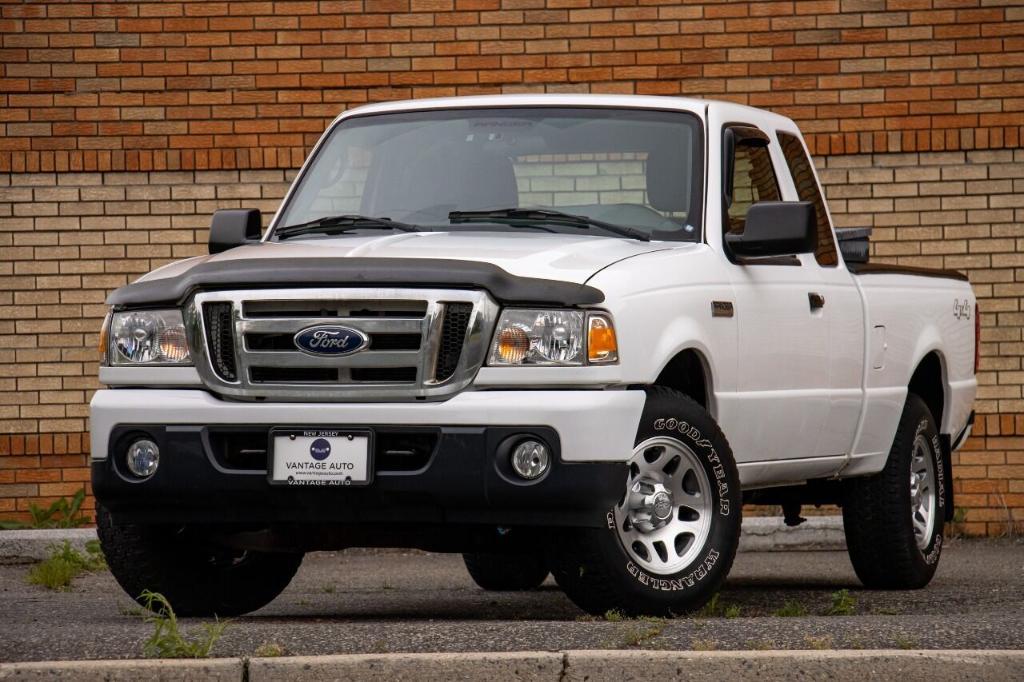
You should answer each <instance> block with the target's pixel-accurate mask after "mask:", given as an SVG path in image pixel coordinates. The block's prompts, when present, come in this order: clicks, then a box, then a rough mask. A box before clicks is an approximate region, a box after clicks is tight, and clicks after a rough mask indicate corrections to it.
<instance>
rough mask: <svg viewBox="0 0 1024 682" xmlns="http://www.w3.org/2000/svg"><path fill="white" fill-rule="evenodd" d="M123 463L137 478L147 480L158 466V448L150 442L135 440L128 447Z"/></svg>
mask: <svg viewBox="0 0 1024 682" xmlns="http://www.w3.org/2000/svg"><path fill="white" fill-rule="evenodd" d="M125 463H126V464H127V465H128V471H130V472H132V473H133V474H135V475H136V476H138V477H139V478H149V477H150V476H152V475H153V474H154V473H155V472H156V467H157V465H159V464H160V448H158V447H157V446H156V443H154V442H153V441H151V440H137V441H135V442H134V443H132V444H131V445H130V446H129V447H128V453H127V454H126V455H125Z"/></svg>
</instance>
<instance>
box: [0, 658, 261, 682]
mask: <svg viewBox="0 0 1024 682" xmlns="http://www.w3.org/2000/svg"><path fill="white" fill-rule="evenodd" d="M245 674H246V661H245V659H242V658H211V659H205V660H173V659H161V660H124V661H44V662H35V663H0V680H19V681H21V680H74V681H75V682H122V681H123V682H135V681H136V680H153V681H154V682H192V681H193V680H215V681H220V680H223V681H224V682H228V681H229V680H231V681H237V682H241V681H242V680H244V679H245Z"/></svg>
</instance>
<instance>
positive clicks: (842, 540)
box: [739, 516, 846, 552]
mask: <svg viewBox="0 0 1024 682" xmlns="http://www.w3.org/2000/svg"><path fill="white" fill-rule="evenodd" d="M791 549H793V550H845V549H846V535H845V533H844V532H843V517H842V516H812V517H810V518H808V519H807V520H806V521H804V522H803V523H801V524H800V525H799V526H794V527H792V528H791V527H789V526H787V525H786V524H785V522H784V521H783V520H782V519H781V518H779V517H777V516H751V517H749V518H746V519H743V534H742V535H740V548H739V551H741V552H777V551H785V550H791Z"/></svg>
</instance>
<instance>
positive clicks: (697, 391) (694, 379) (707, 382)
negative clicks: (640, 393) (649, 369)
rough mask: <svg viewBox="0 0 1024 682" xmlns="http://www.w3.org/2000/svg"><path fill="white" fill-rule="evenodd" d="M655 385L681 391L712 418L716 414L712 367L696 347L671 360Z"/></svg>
mask: <svg viewBox="0 0 1024 682" xmlns="http://www.w3.org/2000/svg"><path fill="white" fill-rule="evenodd" d="M654 385H656V386H664V387H666V388H671V389H673V390H676V391H679V392H680V393H683V394H685V395H687V396H689V397H690V398H693V400H695V401H696V402H697V403H698V404H699V405H700V406H701V407H703V408H704V409H705V410H707V411H708V412H709V413H710V414H711V415H712V416H713V415H714V414H715V405H714V395H715V393H714V384H713V379H712V374H711V365H710V363H709V362H708V359H707V356H705V355H704V353H703V352H702V351H701V350H700V349H698V348H696V347H692V346H691V347H688V348H684V349H682V350H680V351H678V352H676V354H675V355H673V356H672V357H671V358H669V360H668V361H667V362H666V363H665V364H664V365H662V367H661V370H660V371H659V372H658V377H657V379H655V380H654Z"/></svg>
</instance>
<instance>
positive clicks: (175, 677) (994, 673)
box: [0, 650, 1024, 682]
mask: <svg viewBox="0 0 1024 682" xmlns="http://www.w3.org/2000/svg"><path fill="white" fill-rule="evenodd" d="M1021 670H1024V651H1009V650H991V651H983V650H980V651H965V650H935V651H932V650H918V651H901V650H860V651H854V650H842V651H651V650H629V651H558V652H547V651H523V652H511V653H465V654H461V653H460V654H357V655H339V656H296V657H283V658H253V659H245V658H221V659H210V660H201V661H194V660H123V661H53V662H41V663H0V680H43V679H49V680H52V679H61V678H63V679H74V680H84V681H85V682H92V681H94V680H95V681H97V682H99V681H100V680H113V681H115V682H116V681H119V680H135V679H148V680H155V681H163V680H168V681H173V682H178V681H179V680H200V679H201V680H225V681H227V680H237V681H238V682H243V681H247V682H294V680H296V679H301V680H314V681H316V680H369V681H371V682H374V681H380V682H384V681H388V682H391V681H393V680H409V681H410V682H411V681H413V680H415V681H416V682H420V681H424V682H432V681H435V680H436V681H437V682H447V681H448V680H479V679H502V680H505V679H515V680H531V681H534V680H535V681H538V682H540V681H548V680H550V681H551V682H555V681H556V680H578V681H581V682H582V681H583V680H646V679H652V678H653V679H688V680H714V681H715V682H719V681H720V680H722V679H737V678H738V679H751V678H755V677H756V678H757V679H759V680H780V681H781V680H786V681H788V680H794V679H796V680H800V679H806V680H816V679H853V678H854V677H855V676H856V677H861V678H863V679H867V680H889V679H897V678H898V679H900V680H901V682H916V681H917V680H920V681H921V682H924V681H926V680H927V682H944V681H946V680H968V679H973V680H977V679H984V680H1010V679H1019V674H1020V671H1021Z"/></svg>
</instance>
